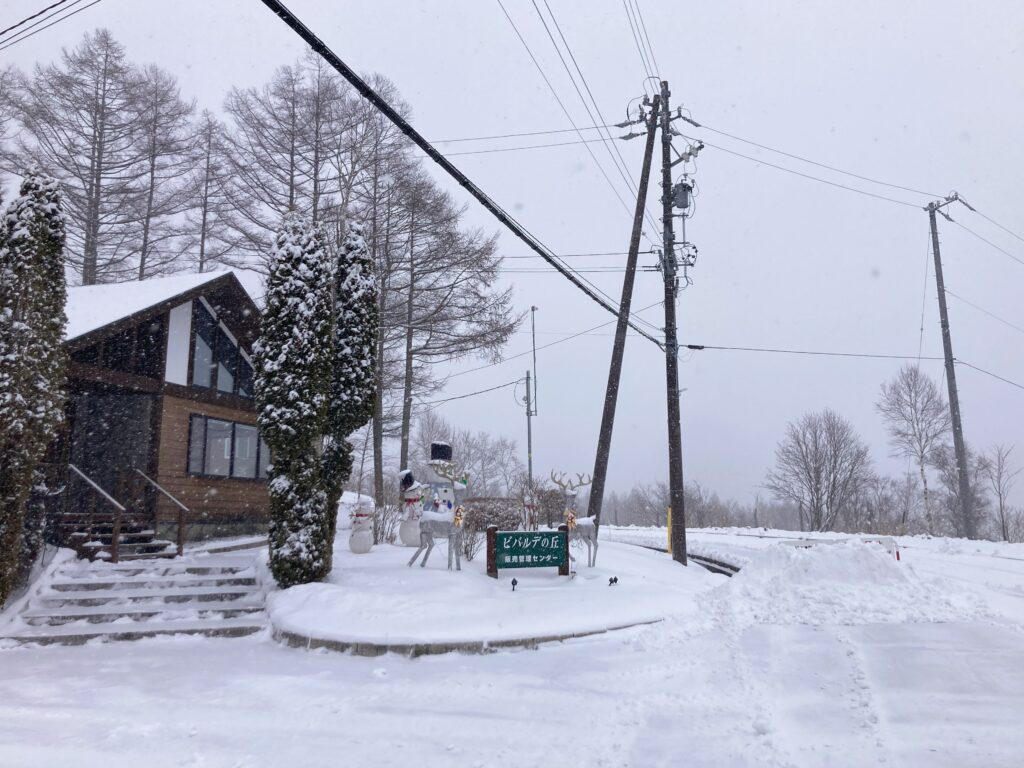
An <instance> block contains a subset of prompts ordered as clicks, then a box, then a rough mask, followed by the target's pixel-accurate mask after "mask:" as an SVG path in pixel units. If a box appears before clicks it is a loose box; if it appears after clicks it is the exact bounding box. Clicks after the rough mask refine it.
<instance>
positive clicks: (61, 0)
mask: <svg viewBox="0 0 1024 768" xmlns="http://www.w3.org/2000/svg"><path fill="white" fill-rule="evenodd" d="M66 2H68V0H57V2H56V3H54V4H53V5H48V6H46V7H45V8H43V10H41V11H39V12H38V13H33V14H32V15H31V16H26V17H25V18H24V19H22V20H21V21H19V22H18V23H17V24H11V26H9V27H8V28H7V29H4V30H0V37H3V36H4V35H6V34H7V33H8V32H10V31H11V30H12V29H17V28H18V27H20V26H21V25H22V24H27V23H28V22H30V21H32V19H34V18H37V17H38V16H42V15H43V14H44V13H46V12H47V11H52V10H53V9H54V8H56V7H57V6H60V5H64V3H66ZM33 26H34V25H33Z"/></svg>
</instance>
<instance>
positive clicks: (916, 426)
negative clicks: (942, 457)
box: [875, 365, 950, 531]
mask: <svg viewBox="0 0 1024 768" xmlns="http://www.w3.org/2000/svg"><path fill="white" fill-rule="evenodd" d="M875 408H876V409H877V410H878V412H879V413H880V414H881V416H882V419H883V420H884V421H885V426H886V429H887V430H888V432H889V443H890V445H891V446H892V449H893V453H894V455H897V456H906V457H909V458H911V459H913V460H914V462H915V464H916V466H917V468H918V471H919V472H920V473H921V489H922V490H921V493H922V496H923V499H924V518H925V530H927V531H931V530H932V525H933V521H932V512H931V503H930V500H929V498H928V473H927V471H926V467H927V466H928V463H929V461H928V459H929V456H930V455H931V454H932V452H933V451H934V450H935V449H936V448H937V447H938V446H939V445H941V444H942V442H943V440H944V438H945V437H946V436H947V435H948V434H949V430H950V419H949V407H948V406H947V405H946V400H945V398H943V397H942V394H941V393H940V392H939V388H938V386H936V384H935V382H934V381H932V380H931V379H930V378H929V377H928V376H927V375H926V374H925V373H924V372H922V371H921V369H920V368H919V367H918V366H916V365H904V366H903V367H902V368H901V369H900V372H899V373H898V374H896V376H895V377H893V378H892V379H891V380H890V381H887V382H885V383H884V384H882V390H881V393H880V395H879V398H878V402H877V403H876V404H875ZM907 522H908V521H907V520H901V521H900V526H901V529H902V530H903V531H906V527H907Z"/></svg>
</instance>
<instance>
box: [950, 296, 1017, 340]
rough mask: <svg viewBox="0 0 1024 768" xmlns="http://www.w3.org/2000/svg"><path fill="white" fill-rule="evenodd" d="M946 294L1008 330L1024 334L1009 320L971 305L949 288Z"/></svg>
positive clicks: (971, 303) (973, 304)
mask: <svg viewBox="0 0 1024 768" xmlns="http://www.w3.org/2000/svg"><path fill="white" fill-rule="evenodd" d="M946 294H947V295H949V296H952V297H953V298H954V299H956V300H957V301H960V302H963V303H964V304H966V305H967V306H969V307H973V308H974V309H976V310H978V311H979V312H981V313H982V314H984V315H988V316H989V317H991V318H992V319H993V320H998V321H999V322H1000V323H1002V324H1003V325H1006V326H1009V327H1010V328H1013V330H1015V331H1019V332H1020V333H1024V328H1021V327H1020V326H1019V325H1014V324H1013V323H1011V322H1010V321H1009V320H1006V319H1004V318H1002V317H1000V316H999V315H997V314H995V313H994V312H989V311H988V310H987V309H985V308H984V307H979V306H978V305H977V304H975V303H973V302H971V301H968V300H967V299H965V298H964V297H963V296H958V295H957V294H955V293H953V292H952V291H951V290H949V288H946Z"/></svg>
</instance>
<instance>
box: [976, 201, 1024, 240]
mask: <svg viewBox="0 0 1024 768" xmlns="http://www.w3.org/2000/svg"><path fill="white" fill-rule="evenodd" d="M971 210H972V211H974V212H975V213H976V214H978V215H979V216H981V218H983V219H984V220H985V221H987V222H988V223H989V224H995V225H996V226H997V227H999V228H1000V229H1001V230H1003V232H1006V233H1007V234H1008V235H1013V236H1014V237H1016V238H1017V239H1018V240H1020V241H1021V242H1022V243H1024V237H1021V236H1020V235H1018V234H1017V233H1016V232H1014V231H1013V230H1012V229H1009V228H1007V227H1004V226H1003V225H1002V224H1000V223H999V222H998V221H996V220H995V219H990V218H989V217H988V216H986V215H985V214H984V213H982V212H981V211H979V210H978V209H977V208H972V209H971Z"/></svg>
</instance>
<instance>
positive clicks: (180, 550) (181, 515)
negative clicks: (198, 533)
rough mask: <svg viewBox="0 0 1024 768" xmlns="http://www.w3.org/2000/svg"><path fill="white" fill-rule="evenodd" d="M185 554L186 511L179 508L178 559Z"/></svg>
mask: <svg viewBox="0 0 1024 768" xmlns="http://www.w3.org/2000/svg"><path fill="white" fill-rule="evenodd" d="M183 554H185V510H184V509H183V508H181V507H179V508H178V557H181V556H182V555H183Z"/></svg>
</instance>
